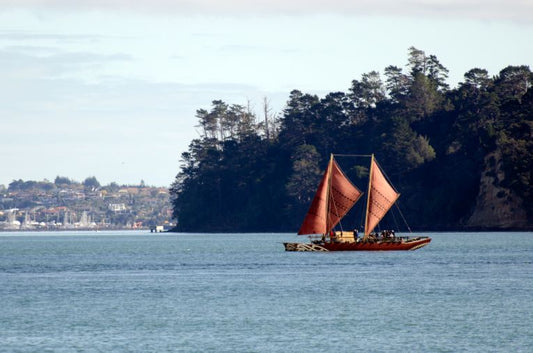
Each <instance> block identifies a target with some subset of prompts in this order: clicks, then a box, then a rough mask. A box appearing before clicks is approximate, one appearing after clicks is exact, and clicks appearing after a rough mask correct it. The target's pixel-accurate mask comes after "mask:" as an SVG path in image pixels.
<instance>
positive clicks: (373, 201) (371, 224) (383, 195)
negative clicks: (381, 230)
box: [365, 158, 400, 236]
mask: <svg viewBox="0 0 533 353" xmlns="http://www.w3.org/2000/svg"><path fill="white" fill-rule="evenodd" d="M370 171H371V172H370V174H371V175H370V185H369V190H368V205H367V207H368V208H367V213H366V222H365V236H368V235H369V234H370V233H371V232H372V231H373V230H374V228H375V227H376V226H377V225H378V223H379V221H381V219H382V218H383V217H384V216H385V214H386V213H387V212H388V211H389V209H390V208H391V207H392V205H394V203H395V202H396V200H397V199H398V197H400V194H399V193H397V192H396V190H394V188H393V187H392V185H390V184H389V182H388V181H387V179H386V178H385V176H384V175H383V172H382V171H381V169H379V166H378V164H377V163H376V161H375V160H374V158H372V165H371V166H370Z"/></svg>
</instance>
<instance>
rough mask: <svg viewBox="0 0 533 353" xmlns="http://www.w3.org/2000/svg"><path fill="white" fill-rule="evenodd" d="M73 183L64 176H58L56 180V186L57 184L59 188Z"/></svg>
mask: <svg viewBox="0 0 533 353" xmlns="http://www.w3.org/2000/svg"><path fill="white" fill-rule="evenodd" d="M71 183H72V181H71V180H70V179H69V178H67V177H62V176H59V175H58V176H56V178H55V180H54V184H56V185H57V186H59V185H70V184H71Z"/></svg>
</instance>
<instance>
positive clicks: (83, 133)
mask: <svg viewBox="0 0 533 353" xmlns="http://www.w3.org/2000/svg"><path fill="white" fill-rule="evenodd" d="M531 38H533V1H530V0H504V1H500V0H306V1H303V0H291V1H286V0H283V1H281V0H270V1H268V0H256V1H253V0H195V1H191V0H136V1H127V0H94V1H89V0H77V1H71V0H50V1H47V0H7V1H6V0H0V185H1V184H3V185H5V186H6V187H7V186H8V184H9V183H10V182H12V181H13V180H18V179H22V180H36V181H40V180H44V179H47V180H49V181H54V179H55V178H56V176H64V177H68V178H71V179H73V180H76V181H80V182H81V181H83V180H85V178H87V177H91V176H95V177H96V178H97V179H98V181H99V182H100V183H101V184H103V185H104V184H108V183H110V182H117V183H118V184H129V185H136V184H139V183H140V182H141V180H143V181H144V183H145V184H146V185H153V186H169V185H170V184H171V183H172V182H173V181H174V179H175V176H176V174H177V173H178V172H179V165H180V156H181V153H183V152H185V151H187V149H188V146H189V143H190V142H191V141H192V139H194V138H198V137H199V130H198V128H197V127H196V125H197V119H196V117H195V113H196V110H198V109H207V110H209V109H210V107H211V102H212V101H213V100H218V99H221V100H223V101H225V102H226V103H228V104H241V105H244V106H247V105H250V106H251V108H252V109H253V110H255V111H256V112H257V114H258V115H260V113H261V109H262V102H263V99H264V98H267V99H268V101H269V102H270V106H271V108H272V109H273V112H274V113H276V112H277V113H281V111H282V110H283V108H284V105H285V103H286V101H287V99H288V97H289V93H290V91H291V90H293V89H298V90H300V91H302V92H304V93H311V94H317V95H318V96H320V97H323V96H325V95H326V94H327V93H329V92H335V91H343V92H347V91H348V90H349V87H350V85H351V82H352V80H354V79H360V78H361V75H362V74H363V73H367V72H370V71H373V70H375V71H379V72H380V73H381V74H382V75H383V72H384V69H385V67H387V66H389V65H396V66H399V67H403V68H405V67H406V63H407V53H408V48H409V47H411V46H414V47H416V48H418V49H421V50H423V51H425V53H426V54H427V55H430V54H432V55H435V56H436V57H437V58H438V60H439V61H440V62H441V63H442V64H443V65H444V66H445V67H446V68H447V69H448V70H449V71H450V73H449V79H448V83H449V84H450V85H451V87H456V86H457V84H458V83H459V82H461V81H462V80H463V75H464V73H466V72H467V71H468V70H470V69H472V68H476V67H477V68H483V69H486V70H488V72H489V74H490V75H497V74H498V73H499V71H500V70H502V69H503V68H505V67H506V66H509V65H528V66H530V67H532V66H533V42H532V40H531Z"/></svg>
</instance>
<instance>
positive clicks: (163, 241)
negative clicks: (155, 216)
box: [0, 232, 533, 353]
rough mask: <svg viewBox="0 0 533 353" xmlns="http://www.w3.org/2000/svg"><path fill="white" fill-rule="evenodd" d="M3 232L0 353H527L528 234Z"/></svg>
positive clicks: (531, 272) (531, 348)
mask: <svg viewBox="0 0 533 353" xmlns="http://www.w3.org/2000/svg"><path fill="white" fill-rule="evenodd" d="M429 235H430V236H431V237H432V238H433V241H432V243H431V244H430V245H429V246H427V247H425V248H422V249H420V250H417V251H414V252H378V253H365V252H346V253H341V252H333V253H294V252H292V253H291V252H285V251H284V249H283V245H282V242H283V241H297V240H300V241H305V240H306V238H301V237H298V238H297V237H296V236H295V235H292V234H157V235H155V234H150V233H148V232H100V233H95V232H92V233H91V232H79V233H66V232H61V233H53V232H46V233H0V352H336V353H339V352H527V353H529V352H533V233H531V232H529V233H432V234H429Z"/></svg>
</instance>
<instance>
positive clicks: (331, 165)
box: [326, 153, 333, 233]
mask: <svg viewBox="0 0 533 353" xmlns="http://www.w3.org/2000/svg"><path fill="white" fill-rule="evenodd" d="M332 169H333V153H331V154H330V156H329V163H328V186H327V188H326V233H329V232H330V230H331V229H329V226H330V224H331V219H330V217H329V210H330V207H331V200H330V193H331V174H332V173H331V170H332Z"/></svg>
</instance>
